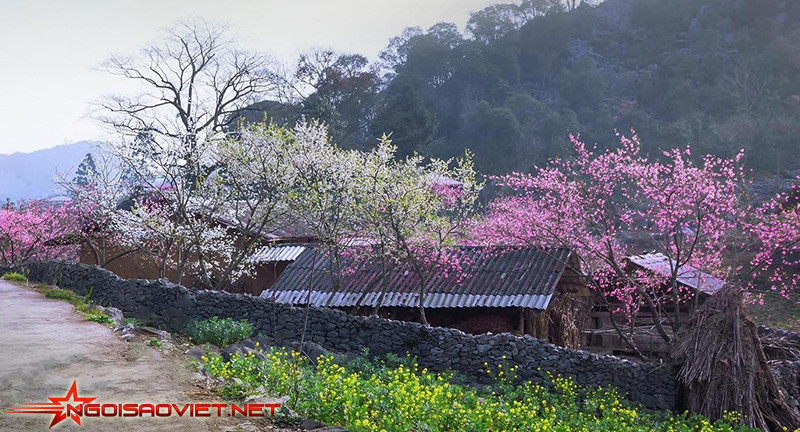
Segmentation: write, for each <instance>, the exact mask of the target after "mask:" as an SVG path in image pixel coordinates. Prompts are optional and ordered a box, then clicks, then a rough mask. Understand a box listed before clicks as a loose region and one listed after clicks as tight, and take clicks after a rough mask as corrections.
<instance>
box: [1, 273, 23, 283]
mask: <svg viewBox="0 0 800 432" xmlns="http://www.w3.org/2000/svg"><path fill="white" fill-rule="evenodd" d="M3 280H7V281H12V282H27V281H28V278H27V277H25V275H24V274H22V273H17V272H8V273H5V274H3Z"/></svg>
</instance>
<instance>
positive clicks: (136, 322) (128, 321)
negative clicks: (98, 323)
mask: <svg viewBox="0 0 800 432" xmlns="http://www.w3.org/2000/svg"><path fill="white" fill-rule="evenodd" d="M122 324H124V325H128V324H130V325H132V326H134V327H136V326H138V325H140V323H139V320H138V319H136V318H133V317H130V318H123V319H122Z"/></svg>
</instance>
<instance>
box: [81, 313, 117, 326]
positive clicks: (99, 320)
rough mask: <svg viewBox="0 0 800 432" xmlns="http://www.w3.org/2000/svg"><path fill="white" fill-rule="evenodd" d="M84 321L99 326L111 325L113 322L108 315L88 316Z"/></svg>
mask: <svg viewBox="0 0 800 432" xmlns="http://www.w3.org/2000/svg"><path fill="white" fill-rule="evenodd" d="M86 319H88V320H89V321H92V322H96V323H100V324H111V323H113V322H114V320H112V319H111V318H109V316H108V315H89V316H88V317H87V318H86Z"/></svg>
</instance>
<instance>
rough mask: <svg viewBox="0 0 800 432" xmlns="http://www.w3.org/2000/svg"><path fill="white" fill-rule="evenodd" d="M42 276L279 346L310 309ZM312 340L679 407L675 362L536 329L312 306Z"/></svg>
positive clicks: (296, 333)
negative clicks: (586, 346)
mask: <svg viewBox="0 0 800 432" xmlns="http://www.w3.org/2000/svg"><path fill="white" fill-rule="evenodd" d="M10 270H15V271H20V270H21V271H25V272H26V273H27V274H28V275H29V278H30V279H31V280H32V281H35V282H43V283H51V284H56V285H59V286H60V287H62V288H66V289H70V290H73V291H75V292H77V293H78V294H80V295H86V293H87V291H88V290H89V289H90V288H91V294H92V299H93V300H94V301H95V302H97V303H99V304H101V305H105V306H114V307H117V308H119V309H121V310H122V311H123V313H124V314H125V315H127V316H132V317H135V318H137V319H139V320H141V321H143V322H148V323H152V324H155V325H159V326H162V327H164V328H166V329H168V330H171V331H181V330H183V329H185V327H186V326H187V325H188V324H189V323H191V322H192V321H193V320H197V319H205V318H210V317H212V316H218V317H223V318H224V317H230V318H234V319H246V320H248V321H250V322H252V323H253V325H254V326H255V328H256V331H257V332H258V333H260V334H261V335H262V336H264V337H266V338H269V339H270V340H273V341H274V342H275V343H276V344H279V345H290V344H291V343H293V342H296V341H297V340H299V339H300V336H301V332H302V329H303V322H304V317H305V310H304V309H303V308H294V307H291V306H289V305H285V304H281V303H275V302H272V301H269V300H266V299H262V298H260V297H253V296H248V295H241V294H231V293H225V292H217V291H192V290H189V289H186V288H184V287H182V286H180V285H175V284H172V283H169V282H166V281H163V280H160V281H159V280H157V281H148V280H124V279H121V278H119V277H118V276H116V275H114V274H113V273H111V272H109V271H106V270H104V269H100V268H98V267H94V266H87V265H82V264H74V263H66V262H46V263H42V262H33V263H28V264H26V265H25V266H24V267H23V268H5V269H0V273H2V272H5V271H10ZM306 340H308V341H311V342H315V343H317V344H319V345H321V346H323V347H324V348H326V349H329V350H333V351H339V352H343V353H352V354H359V353H361V352H362V351H363V350H364V349H365V348H366V349H368V350H369V351H370V353H372V354H375V355H382V354H387V353H394V354H398V355H404V354H406V353H408V354H411V355H412V356H415V357H416V358H417V360H418V361H419V364H420V365H421V366H422V367H427V368H429V369H431V370H434V371H442V370H445V369H450V370H454V371H457V372H459V373H461V374H463V375H464V376H466V377H467V378H469V379H471V380H473V381H477V382H489V381H490V378H489V377H488V376H487V374H486V372H485V366H484V363H488V364H490V365H497V364H501V363H505V364H507V365H508V366H515V365H516V366H518V367H519V371H518V373H519V375H520V377H521V378H522V379H525V380H530V381H533V382H545V381H547V380H548V375H547V374H548V373H555V374H559V375H562V376H571V377H573V378H575V380H576V382H577V383H578V384H579V385H582V386H609V385H613V386H615V387H616V388H618V389H619V390H620V391H621V392H622V393H623V394H626V395H627V396H628V397H629V398H630V399H632V400H634V401H638V402H641V403H642V404H643V405H644V406H646V407H648V408H653V409H671V408H676V407H677V399H678V386H677V383H676V380H675V370H674V368H673V367H671V366H669V365H667V364H653V363H645V364H639V363H635V362H632V361H628V360H624V359H620V358H617V357H613V356H599V355H596V354H592V353H589V352H586V351H578V350H571V349H567V348H561V347H558V346H555V345H551V344H547V343H544V342H543V341H541V340H539V339H536V338H533V337H531V336H524V337H517V336H514V335H511V334H497V335H489V334H483V335H469V334H466V333H464V332H462V331H460V330H456V329H450V328H441V327H424V326H422V325H420V324H417V323H410V322H400V321H392V320H386V319H381V318H370V317H360V316H353V315H348V314H346V313H344V312H341V311H336V310H332V309H326V308H316V307H312V308H310V309H309V311H308V331H307V335H306Z"/></svg>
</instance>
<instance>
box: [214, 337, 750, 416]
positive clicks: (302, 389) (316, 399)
mask: <svg viewBox="0 0 800 432" xmlns="http://www.w3.org/2000/svg"><path fill="white" fill-rule="evenodd" d="M263 354H264V359H260V358H259V357H260V356H259V355H257V354H256V353H254V352H249V353H246V354H242V353H238V354H234V355H232V356H231V357H230V360H229V361H227V362H226V361H225V360H224V359H223V358H222V356H220V355H218V354H208V355H206V356H203V357H202V361H203V363H204V367H205V368H206V370H208V371H209V373H211V375H213V376H216V377H220V378H222V379H224V380H225V382H226V385H225V386H223V387H222V388H221V391H222V393H223V394H224V395H226V396H228V397H232V398H244V397H246V396H249V395H252V394H259V393H269V394H276V395H289V396H290V401H289V408H292V409H293V410H295V411H297V412H298V413H299V414H300V415H301V416H303V417H307V418H312V419H315V420H318V421H321V422H324V423H327V424H335V425H341V426H344V427H345V428H347V429H348V430H352V431H354V432H367V431H369V432H378V431H386V432H406V431H409V430H415V431H430V432H434V431H453V432H456V431H475V432H478V431H498V432H499V431H523V430H524V431H544V430H548V431H550V430H552V431H565V432H566V431H606V432H611V431H621V432H640V431H664V432H666V431H672V432H733V431H736V432H745V431H754V430H753V429H748V428H746V427H744V426H742V425H740V424H737V421H738V419H739V418H740V417H739V416H737V415H736V413H729V414H726V416H725V418H724V419H723V420H720V421H717V422H711V421H709V420H708V419H706V418H704V417H702V416H692V415H688V414H679V415H672V414H671V413H669V412H663V413H659V412H651V411H648V410H646V409H644V408H642V407H641V406H640V405H637V404H633V403H631V402H629V401H627V400H625V399H624V398H622V397H621V396H620V395H619V393H617V391H616V390H614V389H612V388H581V387H578V385H577V384H576V383H575V381H574V380H572V379H568V378H561V377H551V379H550V381H551V382H550V386H545V385H540V384H533V383H530V382H525V383H522V384H518V385H513V386H512V385H511V384H510V383H511V382H513V381H515V380H514V377H513V376H512V375H514V374H515V372H516V370H515V368H509V367H507V366H497V367H496V368H495V369H494V370H492V371H491V372H490V375H491V376H493V377H494V378H495V380H496V384H497V385H496V386H494V388H487V389H486V390H479V389H476V388H474V387H470V386H465V385H458V384H452V383H451V378H452V376H451V374H449V373H444V374H435V373H431V372H429V371H427V370H426V369H422V370H421V371H419V366H418V365H417V364H416V362H415V361H412V362H411V364H410V365H407V364H406V360H403V359H402V358H401V359H400V360H399V361H397V360H398V359H394V361H391V362H390V363H394V364H395V365H396V366H388V365H387V364H386V363H384V364H379V365H377V366H376V368H377V369H375V370H374V371H373V372H366V370H368V369H370V368H366V367H364V366H365V365H363V364H362V365H360V366H359V368H358V369H361V370H362V372H357V371H353V369H351V368H345V367H343V366H341V365H338V364H336V363H334V361H333V358H332V357H330V356H327V357H326V356H320V357H319V358H318V359H317V363H316V366H314V365H312V364H311V362H310V361H309V360H308V359H306V358H305V357H303V356H302V355H301V354H299V353H297V352H296V351H287V350H286V349H273V350H271V351H269V352H266V353H263ZM387 363H388V362H387ZM487 369H488V368H487ZM295 391H297V392H298V393H295Z"/></svg>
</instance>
